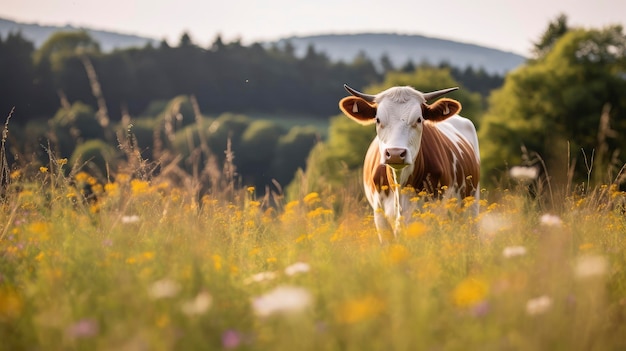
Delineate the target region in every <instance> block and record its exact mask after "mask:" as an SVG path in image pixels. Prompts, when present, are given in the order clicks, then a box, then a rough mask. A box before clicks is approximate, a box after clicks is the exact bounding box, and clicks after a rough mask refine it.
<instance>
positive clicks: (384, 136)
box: [376, 87, 424, 164]
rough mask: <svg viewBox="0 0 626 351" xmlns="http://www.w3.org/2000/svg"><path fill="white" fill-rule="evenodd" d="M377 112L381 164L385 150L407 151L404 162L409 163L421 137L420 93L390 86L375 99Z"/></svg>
mask: <svg viewBox="0 0 626 351" xmlns="http://www.w3.org/2000/svg"><path fill="white" fill-rule="evenodd" d="M376 102H377V103H378V110H377V114H376V117H377V119H378V121H377V123H376V133H377V135H378V139H379V151H380V156H381V157H380V159H381V163H384V162H385V151H386V150H387V149H389V148H403V149H406V150H407V155H406V157H405V160H406V161H405V162H406V163H407V164H412V163H413V160H414V159H415V157H416V156H417V153H418V151H419V148H420V141H421V138H422V131H423V123H424V117H423V116H422V103H424V98H423V96H422V95H421V93H420V92H418V91H416V90H414V89H412V88H408V87H394V88H391V89H388V90H385V91H384V92H382V93H380V94H378V95H377V96H376Z"/></svg>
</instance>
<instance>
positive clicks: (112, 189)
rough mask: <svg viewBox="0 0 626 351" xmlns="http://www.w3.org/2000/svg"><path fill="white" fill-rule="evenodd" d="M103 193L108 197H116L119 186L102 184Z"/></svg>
mask: <svg viewBox="0 0 626 351" xmlns="http://www.w3.org/2000/svg"><path fill="white" fill-rule="evenodd" d="M104 191H105V192H106V193H107V194H108V195H109V196H117V195H118V194H119V186H118V185H117V183H107V184H104Z"/></svg>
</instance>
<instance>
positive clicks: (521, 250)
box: [502, 246, 526, 258]
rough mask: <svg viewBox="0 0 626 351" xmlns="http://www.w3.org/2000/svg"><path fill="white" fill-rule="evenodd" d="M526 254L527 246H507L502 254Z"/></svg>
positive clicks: (510, 255)
mask: <svg viewBox="0 0 626 351" xmlns="http://www.w3.org/2000/svg"><path fill="white" fill-rule="evenodd" d="M524 255H526V248H525V247H523V246H507V247H505V248H504V250H502V256H504V257H505V258H511V257H516V256H524Z"/></svg>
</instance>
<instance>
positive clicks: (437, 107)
mask: <svg viewBox="0 0 626 351" xmlns="http://www.w3.org/2000/svg"><path fill="white" fill-rule="evenodd" d="M344 88H345V89H346V90H347V91H348V92H349V93H350V94H351V95H352V96H348V97H345V98H343V99H342V100H341V101H340V102H339V108H341V111H343V113H345V114H346V116H348V117H350V118H352V119H353V120H355V121H357V122H358V123H360V124H364V125H367V124H372V123H376V134H377V135H378V139H379V147H380V150H379V151H380V160H381V163H383V164H387V165H389V166H391V167H394V168H396V169H399V168H403V167H405V166H407V165H410V164H412V163H413V160H415V157H416V156H417V153H418V152H419V150H420V147H421V139H422V131H423V130H424V122H425V121H427V120H428V121H432V122H439V121H443V120H445V119H446V118H448V117H450V116H453V115H455V114H457V113H458V112H459V111H460V110H461V104H460V103H459V102H458V101H456V100H452V99H447V98H443V99H440V100H438V101H436V102H435V103H433V104H431V105H428V104H427V103H426V102H427V101H428V100H432V99H435V98H437V97H439V96H442V95H444V94H446V93H449V92H451V91H454V90H457V89H458V88H450V89H444V90H438V91H433V92H431V93H422V92H419V91H417V90H415V89H413V88H411V87H393V88H390V89H387V90H385V91H383V92H381V93H378V94H377V95H369V94H364V93H361V92H359V91H356V90H354V89H352V88H350V87H349V86H347V85H344Z"/></svg>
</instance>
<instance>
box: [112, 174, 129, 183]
mask: <svg viewBox="0 0 626 351" xmlns="http://www.w3.org/2000/svg"><path fill="white" fill-rule="evenodd" d="M129 180H130V176H129V175H128V174H126V173H120V174H118V175H116V176H115V181H116V182H118V183H128V181H129Z"/></svg>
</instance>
